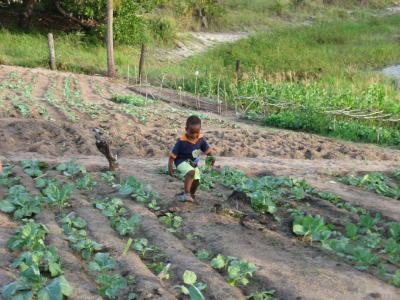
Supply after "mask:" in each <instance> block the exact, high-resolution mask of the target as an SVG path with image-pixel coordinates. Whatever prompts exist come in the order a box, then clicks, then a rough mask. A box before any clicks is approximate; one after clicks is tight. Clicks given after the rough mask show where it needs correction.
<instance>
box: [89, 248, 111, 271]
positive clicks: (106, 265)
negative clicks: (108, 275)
mask: <svg viewBox="0 0 400 300" xmlns="http://www.w3.org/2000/svg"><path fill="white" fill-rule="evenodd" d="M114 268H115V259H114V258H113V257H111V256H110V254H109V253H104V252H99V253H96V255H95V256H94V258H93V260H92V261H91V262H90V263H89V270H90V271H95V272H104V271H112V270H114Z"/></svg>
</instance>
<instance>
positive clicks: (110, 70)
mask: <svg viewBox="0 0 400 300" xmlns="http://www.w3.org/2000/svg"><path fill="white" fill-rule="evenodd" d="M107 75H108V77H114V76H115V67H114V42H113V0H108V1H107Z"/></svg>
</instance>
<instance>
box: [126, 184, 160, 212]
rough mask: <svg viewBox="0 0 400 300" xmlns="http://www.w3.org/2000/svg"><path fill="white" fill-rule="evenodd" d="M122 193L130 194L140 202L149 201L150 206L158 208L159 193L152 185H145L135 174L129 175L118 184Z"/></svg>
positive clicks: (154, 208)
mask: <svg viewBox="0 0 400 300" xmlns="http://www.w3.org/2000/svg"><path fill="white" fill-rule="evenodd" d="M118 192H119V194H120V195H130V196H131V197H132V198H133V199H135V200H136V201H137V202H139V203H147V205H148V207H149V208H150V209H153V210H158V209H159V206H158V204H157V200H158V199H159V195H158V193H157V192H155V191H154V190H153V189H152V187H151V186H150V185H148V186H146V187H145V186H144V185H143V183H142V182H140V181H139V180H137V179H136V178H135V177H133V176H129V177H127V178H126V179H125V180H124V181H123V182H122V183H121V184H119V185H118Z"/></svg>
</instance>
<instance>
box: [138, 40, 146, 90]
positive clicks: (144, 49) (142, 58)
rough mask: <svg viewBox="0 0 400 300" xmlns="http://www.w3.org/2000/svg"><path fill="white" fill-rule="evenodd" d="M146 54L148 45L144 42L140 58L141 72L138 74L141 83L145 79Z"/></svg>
mask: <svg viewBox="0 0 400 300" xmlns="http://www.w3.org/2000/svg"><path fill="white" fill-rule="evenodd" d="M145 54H146V46H145V44H144V43H143V44H142V49H141V51H140V60H139V74H138V80H139V82H140V83H141V82H142V79H143V72H144V59H145Z"/></svg>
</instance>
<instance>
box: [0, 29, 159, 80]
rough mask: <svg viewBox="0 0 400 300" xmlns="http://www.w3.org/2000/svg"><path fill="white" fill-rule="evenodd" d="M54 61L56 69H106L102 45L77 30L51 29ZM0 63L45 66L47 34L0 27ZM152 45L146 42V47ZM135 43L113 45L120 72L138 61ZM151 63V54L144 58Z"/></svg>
mask: <svg viewBox="0 0 400 300" xmlns="http://www.w3.org/2000/svg"><path fill="white" fill-rule="evenodd" d="M54 39H55V40H54V43H55V49H56V63H57V69H58V70H64V71H71V72H76V73H87V74H105V73H106V68H107V67H106V56H107V53H106V48H105V46H104V45H102V44H100V43H96V42H94V43H90V42H87V38H86V37H85V36H83V35H82V34H80V33H75V34H74V33H70V34H64V33H55V34H54ZM0 40H1V41H2V42H1V43H0V63H3V64H8V65H17V66H23V67H31V68H33V67H45V68H47V67H48V48H47V36H46V35H45V34H42V33H22V32H18V31H9V30H6V29H2V30H0ZM151 49H152V46H150V51H151ZM139 54H140V50H139V47H137V46H126V45H116V46H115V54H114V59H115V63H116V66H117V70H118V72H119V73H120V74H126V73H127V68H128V65H130V68H131V70H130V72H131V76H132V74H133V71H134V69H133V68H134V66H136V65H137V62H138V61H139ZM148 63H149V64H151V63H152V57H151V56H150V57H149V59H148Z"/></svg>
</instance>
